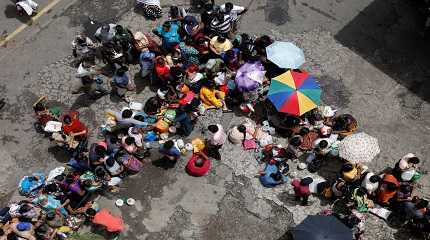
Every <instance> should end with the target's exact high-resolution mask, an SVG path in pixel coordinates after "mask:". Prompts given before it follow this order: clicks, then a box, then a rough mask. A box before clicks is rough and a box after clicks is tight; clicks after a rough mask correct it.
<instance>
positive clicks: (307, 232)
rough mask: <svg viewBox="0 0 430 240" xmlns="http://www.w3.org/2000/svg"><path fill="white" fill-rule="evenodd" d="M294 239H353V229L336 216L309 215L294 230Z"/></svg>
mask: <svg viewBox="0 0 430 240" xmlns="http://www.w3.org/2000/svg"><path fill="white" fill-rule="evenodd" d="M292 233H293V238H294V240H352V239H353V238H352V231H351V229H350V228H348V227H347V226H346V225H345V224H343V223H342V222H341V221H339V220H338V219H337V218H335V217H334V216H321V215H315V216H308V217H307V218H306V219H305V220H303V222H302V223H300V224H299V225H297V226H296V227H295V228H294V229H293V231H292Z"/></svg>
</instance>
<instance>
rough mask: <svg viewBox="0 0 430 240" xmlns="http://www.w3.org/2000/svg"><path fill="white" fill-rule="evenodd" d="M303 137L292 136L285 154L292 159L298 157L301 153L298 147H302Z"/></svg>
mask: <svg viewBox="0 0 430 240" xmlns="http://www.w3.org/2000/svg"><path fill="white" fill-rule="evenodd" d="M302 142H303V137H302V136H300V135H296V136H293V137H292V138H291V139H290V141H289V143H288V147H287V152H288V153H289V154H290V155H291V157H292V158H298V157H300V156H301V155H302V154H303V152H302V151H301V150H300V146H301V145H302Z"/></svg>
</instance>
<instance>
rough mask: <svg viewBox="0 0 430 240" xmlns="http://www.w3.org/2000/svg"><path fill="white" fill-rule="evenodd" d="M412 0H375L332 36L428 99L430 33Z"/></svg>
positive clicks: (418, 94)
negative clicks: (425, 32) (429, 41)
mask: <svg viewBox="0 0 430 240" xmlns="http://www.w3.org/2000/svg"><path fill="white" fill-rule="evenodd" d="M415 2H419V1H400V0H375V1H373V2H372V3H371V4H370V5H369V6H368V7H366V8H365V9H364V10H363V11H361V12H360V14H358V16H357V17H355V18H354V19H353V20H352V21H351V22H349V23H348V24H347V25H346V26H345V27H344V28H343V29H342V30H341V31H339V32H338V33H337V34H336V35H335V38H336V39H337V40H338V41H339V42H340V43H341V44H343V45H344V46H346V47H348V48H350V49H351V50H353V51H355V52H356V53H358V54H359V55H361V56H362V57H363V58H365V59H366V60H367V61H368V62H369V63H371V64H373V65H374V66H376V67H377V68H379V69H380V70H382V71H383V72H385V73H386V74H387V75H389V76H390V77H391V78H393V79H395V81H397V82H398V83H399V84H401V85H403V86H405V87H406V88H408V89H409V90H410V91H411V92H413V93H414V94H415V95H417V96H418V97H419V98H421V99H422V100H423V101H427V102H430V81H428V79H429V78H430V60H429V56H430V45H429V44H428V38H429V37H430V36H427V39H426V38H425V37H423V35H422V33H423V32H422V31H423V26H424V21H425V19H424V18H423V15H422V14H420V11H419V7H418V6H416V4H415ZM399 98H402V96H399Z"/></svg>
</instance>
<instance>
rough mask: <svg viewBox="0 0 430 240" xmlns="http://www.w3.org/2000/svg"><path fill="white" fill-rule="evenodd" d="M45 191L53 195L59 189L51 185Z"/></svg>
mask: <svg viewBox="0 0 430 240" xmlns="http://www.w3.org/2000/svg"><path fill="white" fill-rule="evenodd" d="M44 190H45V192H47V193H53V192H56V191H57V190H58V188H57V185H55V184H53V183H51V184H48V185H46V186H45V188H44Z"/></svg>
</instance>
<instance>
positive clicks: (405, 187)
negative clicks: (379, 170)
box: [400, 184, 412, 193]
mask: <svg viewBox="0 0 430 240" xmlns="http://www.w3.org/2000/svg"><path fill="white" fill-rule="evenodd" d="M400 191H401V192H402V193H411V192H412V187H411V185H407V184H404V185H400Z"/></svg>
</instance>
